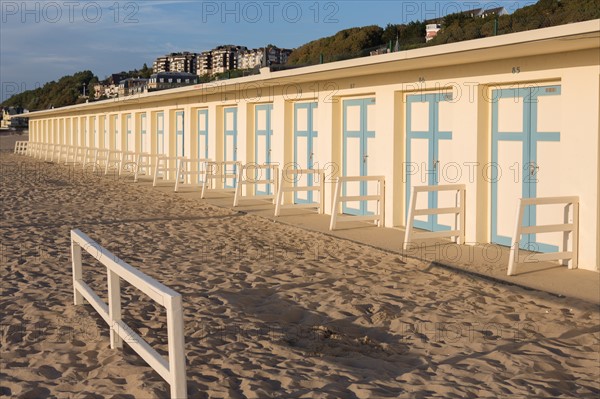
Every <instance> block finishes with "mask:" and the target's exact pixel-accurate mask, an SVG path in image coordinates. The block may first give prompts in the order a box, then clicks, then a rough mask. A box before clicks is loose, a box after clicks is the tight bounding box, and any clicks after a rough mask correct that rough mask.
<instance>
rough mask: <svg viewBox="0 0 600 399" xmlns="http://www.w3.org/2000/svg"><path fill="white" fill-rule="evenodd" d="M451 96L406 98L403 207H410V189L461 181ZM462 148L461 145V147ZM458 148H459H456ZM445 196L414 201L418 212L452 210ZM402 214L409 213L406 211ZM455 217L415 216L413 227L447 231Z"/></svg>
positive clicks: (436, 94)
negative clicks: (404, 195)
mask: <svg viewBox="0 0 600 399" xmlns="http://www.w3.org/2000/svg"><path fill="white" fill-rule="evenodd" d="M454 108H455V104H454V102H453V94H452V93H448V92H429V93H420V94H409V95H407V96H406V113H405V114H406V146H405V148H406V154H405V157H406V161H405V167H404V168H403V169H404V173H405V176H404V181H405V182H406V183H405V184H406V187H405V193H406V197H405V203H407V204H408V203H410V195H411V187H413V186H424V185H425V186H437V185H440V184H455V183H458V182H460V178H461V166H460V163H459V162H460V161H461V159H456V158H457V155H458V158H463V159H464V155H465V154H464V151H462V150H461V148H464V147H463V146H464V143H460V140H456V137H453V136H455V134H456V133H455V132H454V128H453V120H454V116H455V115H456V111H455V109H454ZM461 144H462V145H461ZM457 146H459V148H456V147H457ZM444 194H446V193H438V192H435V191H434V192H429V193H428V194H427V195H420V196H418V198H417V208H419V209H422V208H450V207H454V198H451V197H450V196H448V195H444ZM405 211H406V212H407V211H408V207H406V209H405ZM453 225H454V216H453V215H449V214H445V215H422V216H416V217H415V222H414V226H415V227H416V228H419V229H423V230H428V231H442V230H450V229H451V228H452V226H453Z"/></svg>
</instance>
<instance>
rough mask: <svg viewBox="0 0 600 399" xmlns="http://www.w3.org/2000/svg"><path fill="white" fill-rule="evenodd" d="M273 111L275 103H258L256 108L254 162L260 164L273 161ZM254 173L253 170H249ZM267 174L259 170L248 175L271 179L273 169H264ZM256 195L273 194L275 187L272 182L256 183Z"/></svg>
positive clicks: (253, 177) (267, 163)
mask: <svg viewBox="0 0 600 399" xmlns="http://www.w3.org/2000/svg"><path fill="white" fill-rule="evenodd" d="M272 113H273V104H258V105H256V107H255V110H254V157H253V159H254V163H256V164H258V165H270V164H271V162H272V152H273V150H272V138H273V128H272V124H273V121H272ZM249 172H250V173H252V170H250V171H249ZM264 173H265V176H261V175H260V173H259V172H256V173H254V175H253V176H252V175H251V176H246V177H247V178H248V177H249V178H251V179H254V180H265V179H271V176H270V174H271V170H265V171H264ZM254 190H255V195H273V194H274V192H273V190H274V187H272V185H271V184H256V185H255V187H254Z"/></svg>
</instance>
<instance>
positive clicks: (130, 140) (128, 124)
mask: <svg viewBox="0 0 600 399" xmlns="http://www.w3.org/2000/svg"><path fill="white" fill-rule="evenodd" d="M124 144H125V148H124V149H125V151H135V134H134V130H133V118H132V117H131V114H126V115H125V143H124Z"/></svg>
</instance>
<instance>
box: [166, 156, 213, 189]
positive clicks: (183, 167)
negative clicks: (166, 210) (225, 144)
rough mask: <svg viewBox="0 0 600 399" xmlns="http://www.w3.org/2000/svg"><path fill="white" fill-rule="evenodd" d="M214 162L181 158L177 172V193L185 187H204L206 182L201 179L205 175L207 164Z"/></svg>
mask: <svg viewBox="0 0 600 399" xmlns="http://www.w3.org/2000/svg"><path fill="white" fill-rule="evenodd" d="M208 162H212V161H211V160H210V159H189V158H179V159H178V161H177V172H176V174H175V176H176V178H175V192H178V191H179V188H181V187H183V186H187V187H203V185H204V181H202V179H201V177H203V176H204V175H205V172H204V171H205V170H206V164H207V163H208Z"/></svg>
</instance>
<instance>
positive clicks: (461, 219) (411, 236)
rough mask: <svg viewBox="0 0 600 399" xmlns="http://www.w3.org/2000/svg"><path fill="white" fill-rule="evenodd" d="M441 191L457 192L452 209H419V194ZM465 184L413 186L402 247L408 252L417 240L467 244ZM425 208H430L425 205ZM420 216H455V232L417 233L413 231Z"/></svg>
mask: <svg viewBox="0 0 600 399" xmlns="http://www.w3.org/2000/svg"><path fill="white" fill-rule="evenodd" d="M432 191H435V192H440V191H455V192H456V195H455V197H454V198H455V203H454V206H452V207H444V208H435V209H431V208H417V204H418V203H419V202H418V197H419V193H429V192H432ZM465 198H466V185H465V184H441V185H430V186H418V185H417V186H413V187H412V189H411V195H410V208H409V209H408V219H407V220H406V231H405V233H404V243H403V245H402V247H403V248H404V250H407V249H408V247H409V245H410V244H411V243H412V242H413V240H415V239H426V238H446V237H447V238H450V239H452V240H453V241H455V242H456V243H457V244H464V243H465V211H466V206H465ZM421 204H422V202H421ZM425 204H426V205H425V206H428V205H427V203H425ZM420 215H454V230H444V231H434V232H420V231H419V232H416V231H414V229H413V226H414V221H415V218H416V217H417V216H420Z"/></svg>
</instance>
